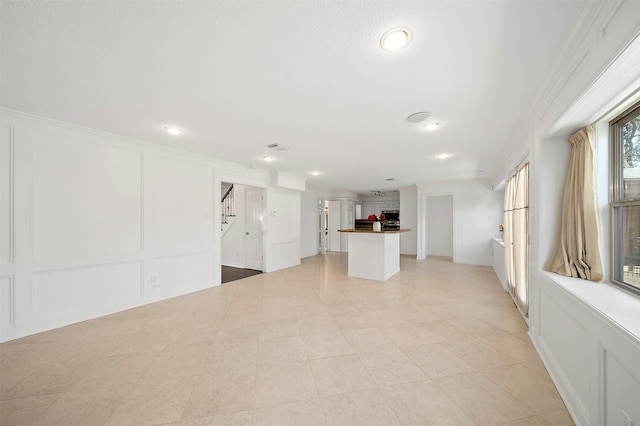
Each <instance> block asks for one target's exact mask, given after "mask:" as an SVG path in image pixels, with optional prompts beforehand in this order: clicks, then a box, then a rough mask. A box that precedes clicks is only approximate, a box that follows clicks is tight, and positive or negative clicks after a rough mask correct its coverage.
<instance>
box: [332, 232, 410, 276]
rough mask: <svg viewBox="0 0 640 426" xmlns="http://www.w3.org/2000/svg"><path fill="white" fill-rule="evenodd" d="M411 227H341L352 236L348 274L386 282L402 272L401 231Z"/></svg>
mask: <svg viewBox="0 0 640 426" xmlns="http://www.w3.org/2000/svg"><path fill="white" fill-rule="evenodd" d="M408 231H410V229H394V230H385V231H381V232H374V231H373V230H372V229H340V230H339V232H345V233H347V235H348V237H349V254H348V263H349V264H348V268H349V269H348V275H349V276H350V277H357V278H366V279H369V280H376V281H386V280H388V279H389V278H391V277H392V276H393V275H395V274H397V273H398V272H400V234H401V233H403V232H408Z"/></svg>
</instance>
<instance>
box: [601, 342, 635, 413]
mask: <svg viewBox="0 0 640 426" xmlns="http://www.w3.org/2000/svg"><path fill="white" fill-rule="evenodd" d="M635 362H636V365H637V362H638V360H637V359H636V360H635ZM630 367H631V366H627V365H624V364H623V363H622V362H620V360H618V359H617V357H616V356H615V355H613V354H612V353H611V352H609V351H607V350H605V351H604V403H605V409H604V417H605V422H604V424H606V425H626V424H629V423H628V421H629V420H633V422H634V423H633V424H637V423H636V422H640V404H639V403H640V378H638V376H636V375H635V374H633V373H632V372H631V371H630Z"/></svg>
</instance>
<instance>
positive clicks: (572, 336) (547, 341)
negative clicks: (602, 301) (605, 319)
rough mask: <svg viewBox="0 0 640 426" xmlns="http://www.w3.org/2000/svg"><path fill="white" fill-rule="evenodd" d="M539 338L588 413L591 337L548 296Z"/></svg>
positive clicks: (542, 307)
mask: <svg viewBox="0 0 640 426" xmlns="http://www.w3.org/2000/svg"><path fill="white" fill-rule="evenodd" d="M540 312H541V313H540V336H541V341H542V342H543V343H544V345H545V346H546V348H547V349H548V350H549V353H550V354H553V355H552V357H553V361H554V363H555V364H556V365H557V366H558V367H559V369H560V371H562V374H563V376H564V378H565V379H566V380H567V383H570V384H571V390H570V393H571V394H574V393H575V396H576V397H577V399H578V401H577V403H579V404H580V405H581V407H580V411H582V412H585V413H586V412H587V406H588V401H589V352H588V351H587V352H585V351H583V350H580V349H579V348H585V347H589V336H588V335H587V333H586V331H585V330H584V329H583V328H582V327H581V326H580V324H579V323H578V322H576V321H575V320H574V319H573V318H572V317H571V316H570V315H569V314H568V312H567V310H566V309H564V308H562V307H561V306H560V305H558V304H557V303H556V302H555V301H554V300H553V299H552V298H551V297H549V294H548V293H546V292H544V291H543V292H542V293H541V295H540Z"/></svg>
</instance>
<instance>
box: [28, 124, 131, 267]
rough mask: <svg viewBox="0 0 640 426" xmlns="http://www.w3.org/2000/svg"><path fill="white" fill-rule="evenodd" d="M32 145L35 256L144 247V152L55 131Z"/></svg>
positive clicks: (40, 258)
mask: <svg viewBox="0 0 640 426" xmlns="http://www.w3.org/2000/svg"><path fill="white" fill-rule="evenodd" d="M32 149H33V166H32V170H33V178H32V181H33V184H32V185H33V188H32V191H33V198H32V203H33V205H32V210H33V225H32V228H33V244H32V251H33V259H34V260H35V261H36V262H40V261H52V260H59V259H69V258H74V259H75V258H84V257H96V256H109V255H114V254H120V253H139V252H140V250H141V244H142V178H141V168H142V154H141V153H140V152H136V151H130V150H127V149H121V148H119V147H116V146H110V145H106V144H101V143H88V141H87V140H85V139H83V138H79V137H73V136H64V137H63V136H62V135H58V134H55V133H53V132H52V133H48V132H37V133H35V136H34V139H33V148H32Z"/></svg>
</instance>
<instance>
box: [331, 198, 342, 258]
mask: <svg viewBox="0 0 640 426" xmlns="http://www.w3.org/2000/svg"><path fill="white" fill-rule="evenodd" d="M338 229H340V200H332V201H329V251H340V233H339V232H338Z"/></svg>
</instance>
